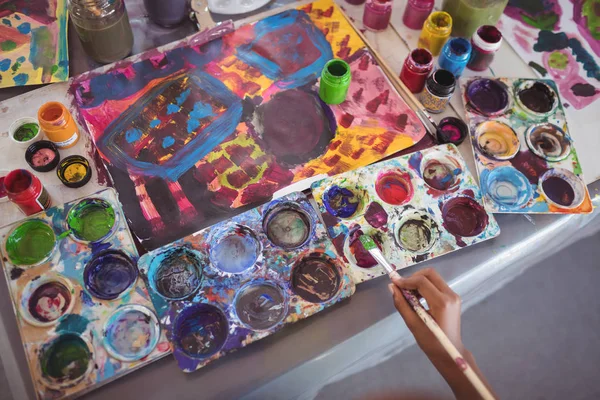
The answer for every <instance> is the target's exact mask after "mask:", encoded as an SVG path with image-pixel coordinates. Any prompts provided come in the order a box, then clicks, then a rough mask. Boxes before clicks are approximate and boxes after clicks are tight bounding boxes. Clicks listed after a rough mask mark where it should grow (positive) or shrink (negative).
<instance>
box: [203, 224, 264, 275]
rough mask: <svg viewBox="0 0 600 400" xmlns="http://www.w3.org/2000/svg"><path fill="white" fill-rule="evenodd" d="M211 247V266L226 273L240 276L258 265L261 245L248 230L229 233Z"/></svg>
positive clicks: (237, 229) (239, 228)
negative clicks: (255, 264) (239, 274)
mask: <svg viewBox="0 0 600 400" xmlns="http://www.w3.org/2000/svg"><path fill="white" fill-rule="evenodd" d="M216 240H217V242H216V244H213V245H211V248H210V261H211V264H212V265H213V266H214V267H215V268H217V269H219V270H221V271H224V272H228V273H231V274H238V273H240V272H244V271H245V270H247V269H249V268H250V267H252V266H253V265H254V263H256V261H257V260H258V256H259V255H260V243H259V242H258V240H257V239H256V238H255V237H254V235H252V234H251V233H250V232H249V231H248V230H247V228H243V227H238V228H236V231H234V232H231V231H229V232H227V233H226V234H225V235H224V236H222V237H220V238H217V239H216Z"/></svg>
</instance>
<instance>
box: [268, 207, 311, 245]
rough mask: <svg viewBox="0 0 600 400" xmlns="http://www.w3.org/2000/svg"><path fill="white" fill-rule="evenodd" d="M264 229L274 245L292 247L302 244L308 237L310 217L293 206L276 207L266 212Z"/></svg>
mask: <svg viewBox="0 0 600 400" xmlns="http://www.w3.org/2000/svg"><path fill="white" fill-rule="evenodd" d="M263 225H264V231H265V233H266V234H267V237H268V238H269V240H270V241H271V243H273V244H274V245H276V246H279V247H283V248H284V249H294V248H297V247H300V246H302V245H303V244H304V243H306V241H307V240H308V238H309V237H310V231H311V223H310V217H309V216H308V215H307V214H306V213H305V212H304V211H301V210H299V209H297V208H295V207H292V206H290V207H288V208H286V207H285V206H283V207H278V208H276V209H273V210H272V211H270V212H268V213H267V215H266V217H265V220H264V223H263Z"/></svg>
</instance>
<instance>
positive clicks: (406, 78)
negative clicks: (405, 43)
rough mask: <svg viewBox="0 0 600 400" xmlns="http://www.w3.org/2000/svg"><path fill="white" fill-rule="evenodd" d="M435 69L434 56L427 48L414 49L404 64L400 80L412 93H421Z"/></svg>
mask: <svg viewBox="0 0 600 400" xmlns="http://www.w3.org/2000/svg"><path fill="white" fill-rule="evenodd" d="M432 69H433V56H432V55H431V53H430V52H429V50H427V49H415V50H413V51H412V52H411V53H410V54H409V55H408V57H406V60H404V64H403V65H402V71H400V80H401V81H402V83H404V85H406V87H407V88H408V89H409V90H410V91H411V92H412V93H419V92H421V91H422V90H423V88H424V87H425V81H426V80H427V77H428V76H429V73H430V72H431V70H432Z"/></svg>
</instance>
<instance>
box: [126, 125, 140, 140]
mask: <svg viewBox="0 0 600 400" xmlns="http://www.w3.org/2000/svg"><path fill="white" fill-rule="evenodd" d="M142 135H143V133H142V131H140V130H139V129H138V128H131V129H128V130H127V132H125V140H126V141H127V143H133V142H135V141H136V140H139V139H140V138H141V137H142Z"/></svg>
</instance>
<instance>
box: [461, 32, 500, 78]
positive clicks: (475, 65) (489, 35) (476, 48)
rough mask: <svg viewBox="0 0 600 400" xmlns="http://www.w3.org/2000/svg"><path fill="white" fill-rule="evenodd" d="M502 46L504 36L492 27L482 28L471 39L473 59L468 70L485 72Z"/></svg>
mask: <svg viewBox="0 0 600 400" xmlns="http://www.w3.org/2000/svg"><path fill="white" fill-rule="evenodd" d="M500 46H502V34H501V33H500V31H499V30H498V28H496V27H495V26H492V25H483V26H480V27H479V28H478V29H477V30H476V31H475V33H474V34H473V37H472V38H471V47H472V48H473V50H472V51H471V58H470V59H469V63H468V64H467V68H469V69H471V70H473V71H485V70H486V69H488V68H489V66H490V64H491V63H492V61H493V60H494V55H495V54H496V52H497V51H498V49H500Z"/></svg>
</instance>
